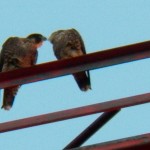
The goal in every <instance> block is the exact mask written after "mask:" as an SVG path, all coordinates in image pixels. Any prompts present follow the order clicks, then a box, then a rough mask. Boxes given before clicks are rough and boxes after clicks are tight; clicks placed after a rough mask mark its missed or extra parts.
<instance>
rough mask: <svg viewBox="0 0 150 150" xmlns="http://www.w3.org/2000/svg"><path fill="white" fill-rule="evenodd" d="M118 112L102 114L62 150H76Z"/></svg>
mask: <svg viewBox="0 0 150 150" xmlns="http://www.w3.org/2000/svg"><path fill="white" fill-rule="evenodd" d="M119 111H120V110H115V111H110V112H105V113H103V114H102V115H101V116H100V117H98V118H97V119H96V120H95V121H94V122H93V123H92V124H91V125H90V126H88V127H87V128H86V129H85V130H84V131H83V132H82V133H80V134H79V135H78V136H77V137H76V138H75V139H74V140H72V141H71V142H70V143H69V144H68V145H67V146H66V147H65V148H64V149H63V150H67V149H71V148H76V147H79V146H81V145H82V144H83V143H85V142H86V141H87V140H88V139H89V138H90V137H91V136H92V135H93V134H95V133H96V132H97V131H98V130H99V129H101V128H102V127H103V126H104V125H105V124H106V123H107V122H108V121H110V120H111V119H112V118H113V117H114V116H115V115H116V114H117V113H118V112H119Z"/></svg>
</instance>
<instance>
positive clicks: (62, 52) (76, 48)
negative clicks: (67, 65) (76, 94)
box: [49, 29, 91, 91]
mask: <svg viewBox="0 0 150 150" xmlns="http://www.w3.org/2000/svg"><path fill="white" fill-rule="evenodd" d="M49 41H50V42H51V43H52V44H53V51H54V54H55V56H56V58H57V59H58V60H61V59H67V58H72V57H78V56H81V55H84V54H86V51H85V46H84V42H83V40H82V37H81V35H80V34H79V32H78V31H77V30H75V29H68V30H58V31H56V32H53V33H52V34H51V35H50V37H49ZM73 77H74V79H75V80H76V82H77V84H78V86H79V88H80V89H81V91H87V90H89V89H91V82H90V73H89V71H82V72H77V73H73Z"/></svg>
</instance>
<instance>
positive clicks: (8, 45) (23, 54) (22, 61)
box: [0, 33, 46, 110]
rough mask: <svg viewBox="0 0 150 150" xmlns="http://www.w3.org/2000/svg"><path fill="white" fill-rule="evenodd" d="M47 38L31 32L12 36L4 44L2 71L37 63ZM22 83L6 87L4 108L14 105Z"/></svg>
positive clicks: (0, 58) (1, 57)
mask: <svg viewBox="0 0 150 150" xmlns="http://www.w3.org/2000/svg"><path fill="white" fill-rule="evenodd" d="M45 40H46V38H45V37H44V36H43V35H41V34H37V33H34V34H31V35H29V36H27V37H26V38H20V37H10V38H8V39H7V40H6V41H5V42H4V44H3V45H2V50H1V54H0V71H1V72H6V71H11V70H15V69H19V68H25V67H30V66H33V65H35V64H36V61H37V56H38V51H37V49H38V48H39V47H40V46H41V45H42V43H43V41H45ZM19 87H20V85H18V86H13V87H8V88H5V89H4V93H3V104H2V108H4V109H5V110H9V109H10V108H11V107H12V106H13V102H14V99H15V96H16V94H17V92H18V89H19Z"/></svg>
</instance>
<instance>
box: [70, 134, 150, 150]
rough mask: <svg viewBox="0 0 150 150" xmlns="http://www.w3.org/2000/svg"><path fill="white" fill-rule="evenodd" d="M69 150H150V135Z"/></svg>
mask: <svg viewBox="0 0 150 150" xmlns="http://www.w3.org/2000/svg"><path fill="white" fill-rule="evenodd" d="M68 150H150V133H149V134H143V135H139V136H134V137H129V138H124V139H119V140H115V141H109V142H105V143H100V144H94V145H89V146H84V147H79V148H73V149H68Z"/></svg>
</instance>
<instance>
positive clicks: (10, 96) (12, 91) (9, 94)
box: [1, 86, 19, 110]
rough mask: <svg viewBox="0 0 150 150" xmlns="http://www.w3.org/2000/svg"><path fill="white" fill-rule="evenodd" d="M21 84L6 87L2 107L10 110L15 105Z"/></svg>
mask: <svg viewBox="0 0 150 150" xmlns="http://www.w3.org/2000/svg"><path fill="white" fill-rule="evenodd" d="M18 88H19V86H15V87H11V88H6V89H4V94H3V105H2V107H1V108H4V109H5V110H10V109H11V107H12V106H13V103H14V100H15V95H16V94H17V91H18Z"/></svg>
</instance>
